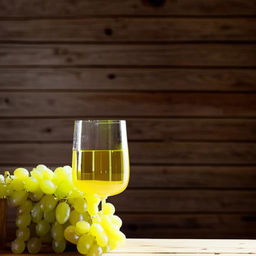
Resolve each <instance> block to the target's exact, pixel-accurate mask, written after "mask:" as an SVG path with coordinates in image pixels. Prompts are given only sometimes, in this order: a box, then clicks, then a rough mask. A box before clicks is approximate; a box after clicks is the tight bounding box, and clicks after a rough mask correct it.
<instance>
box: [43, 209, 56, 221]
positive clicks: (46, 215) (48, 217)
mask: <svg viewBox="0 0 256 256" xmlns="http://www.w3.org/2000/svg"><path fill="white" fill-rule="evenodd" d="M44 219H45V220H46V221H47V222H48V223H54V222H55V210H52V211H47V212H44Z"/></svg>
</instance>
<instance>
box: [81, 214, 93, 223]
mask: <svg viewBox="0 0 256 256" xmlns="http://www.w3.org/2000/svg"><path fill="white" fill-rule="evenodd" d="M83 220H84V221H87V222H89V223H90V224H91V223H92V218H91V216H90V214H89V213H88V212H84V213H83Z"/></svg>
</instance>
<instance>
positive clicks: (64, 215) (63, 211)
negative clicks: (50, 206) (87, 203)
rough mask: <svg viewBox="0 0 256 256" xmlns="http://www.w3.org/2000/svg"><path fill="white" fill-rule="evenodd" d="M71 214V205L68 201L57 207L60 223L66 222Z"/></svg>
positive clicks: (57, 218) (57, 217) (57, 216)
mask: <svg viewBox="0 0 256 256" xmlns="http://www.w3.org/2000/svg"><path fill="white" fill-rule="evenodd" d="M69 216H70V207H69V205H68V204H67V203H66V202H61V203H59V204H58V206H57V208H56V220H57V221H58V222H59V223H60V224H64V223H65V222H66V221H67V220H68V219H69Z"/></svg>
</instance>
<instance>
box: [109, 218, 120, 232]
mask: <svg viewBox="0 0 256 256" xmlns="http://www.w3.org/2000/svg"><path fill="white" fill-rule="evenodd" d="M109 217H110V221H111V222H112V224H113V225H114V226H115V227H116V228H117V229H119V228H121V226H122V223H123V222H122V220H121V218H119V217H118V216H117V215H112V216H109Z"/></svg>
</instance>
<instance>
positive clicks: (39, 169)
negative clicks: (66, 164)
mask: <svg viewBox="0 0 256 256" xmlns="http://www.w3.org/2000/svg"><path fill="white" fill-rule="evenodd" d="M46 169H48V168H47V166H46V165H44V164H38V165H37V166H36V170H37V171H39V172H42V171H44V170H46Z"/></svg>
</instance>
